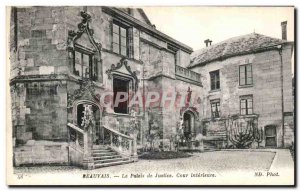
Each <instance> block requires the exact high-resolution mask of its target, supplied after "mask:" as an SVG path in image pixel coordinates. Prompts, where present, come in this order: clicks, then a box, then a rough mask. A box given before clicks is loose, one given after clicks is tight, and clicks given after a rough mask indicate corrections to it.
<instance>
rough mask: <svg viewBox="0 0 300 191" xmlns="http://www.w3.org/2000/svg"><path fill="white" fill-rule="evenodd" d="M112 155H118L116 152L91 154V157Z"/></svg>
mask: <svg viewBox="0 0 300 191" xmlns="http://www.w3.org/2000/svg"><path fill="white" fill-rule="evenodd" d="M112 155H118V153H117V152H105V153H104V152H102V153H92V156H112Z"/></svg>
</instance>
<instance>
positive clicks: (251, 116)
mask: <svg viewBox="0 0 300 191" xmlns="http://www.w3.org/2000/svg"><path fill="white" fill-rule="evenodd" d="M240 116H241V117H245V118H253V117H258V114H247V115H240Z"/></svg>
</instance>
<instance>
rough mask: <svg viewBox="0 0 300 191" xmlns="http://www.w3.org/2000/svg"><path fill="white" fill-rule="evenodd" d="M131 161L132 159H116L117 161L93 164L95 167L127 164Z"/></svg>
mask: <svg viewBox="0 0 300 191" xmlns="http://www.w3.org/2000/svg"><path fill="white" fill-rule="evenodd" d="M131 162H133V161H131V160H125V161H117V162H108V163H99V164H95V168H101V167H107V166H115V165H121V164H128V163H131Z"/></svg>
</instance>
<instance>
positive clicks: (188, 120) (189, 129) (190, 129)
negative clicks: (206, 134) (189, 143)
mask: <svg viewBox="0 0 300 191" xmlns="http://www.w3.org/2000/svg"><path fill="white" fill-rule="evenodd" d="M194 125H195V116H194V114H193V113H192V112H190V111H186V112H184V114H183V135H184V137H185V139H191V138H192V135H193V133H194Z"/></svg>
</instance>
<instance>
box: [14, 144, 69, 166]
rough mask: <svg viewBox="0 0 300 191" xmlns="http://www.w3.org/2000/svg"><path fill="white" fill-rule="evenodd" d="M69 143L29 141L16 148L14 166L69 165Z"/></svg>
mask: <svg viewBox="0 0 300 191" xmlns="http://www.w3.org/2000/svg"><path fill="white" fill-rule="evenodd" d="M68 161H69V160H68V143H67V142H53V141H35V140H29V141H27V143H26V144H25V145H22V146H19V147H16V148H14V165H15V166H20V165H34V164H68V163H69V162H68Z"/></svg>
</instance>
